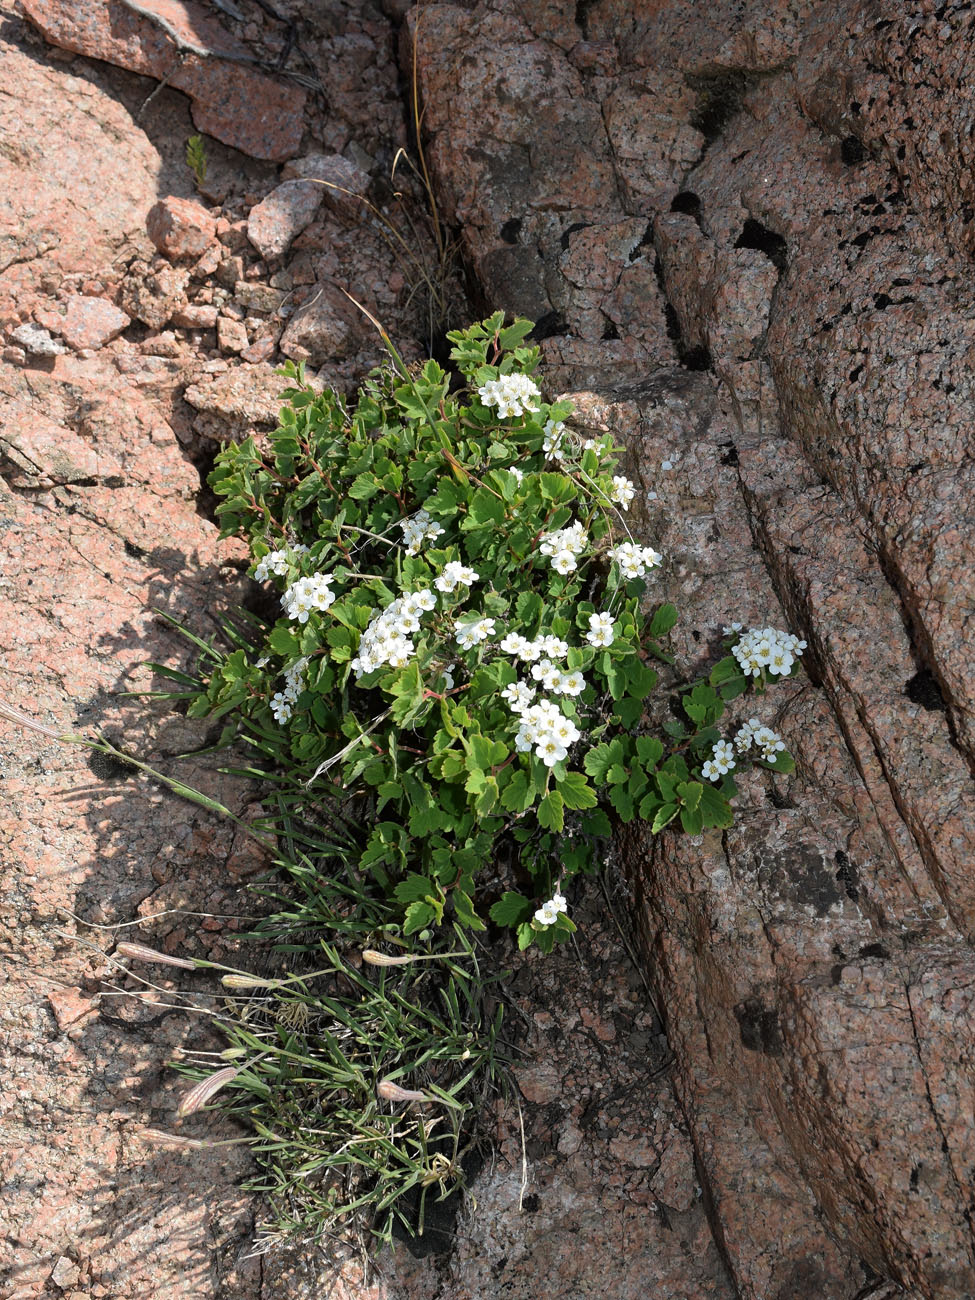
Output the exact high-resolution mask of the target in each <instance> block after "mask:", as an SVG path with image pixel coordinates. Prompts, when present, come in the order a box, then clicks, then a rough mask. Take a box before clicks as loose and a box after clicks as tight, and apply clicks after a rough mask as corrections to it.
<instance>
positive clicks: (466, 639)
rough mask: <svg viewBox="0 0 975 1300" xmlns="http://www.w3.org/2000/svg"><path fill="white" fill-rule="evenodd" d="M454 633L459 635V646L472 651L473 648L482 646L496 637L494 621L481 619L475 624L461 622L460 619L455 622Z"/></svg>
mask: <svg viewBox="0 0 975 1300" xmlns="http://www.w3.org/2000/svg"><path fill="white" fill-rule="evenodd" d="M454 631H455V632H456V633H457V644H458V645H459V646H460V648H461V649H462V650H470V649H471V647H472V646H476V645H480V644H481V642H482V641H486V640H487V639H488V637H491V636H494V619H493V618H479V619H476V620H475V621H474V622H473V623H471V622H461V621H460V620H459V619H456V620H455V621H454Z"/></svg>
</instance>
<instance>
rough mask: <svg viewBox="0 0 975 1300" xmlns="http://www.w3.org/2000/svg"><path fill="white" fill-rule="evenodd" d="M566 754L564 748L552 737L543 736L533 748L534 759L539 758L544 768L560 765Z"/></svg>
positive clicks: (566, 751)
mask: <svg viewBox="0 0 975 1300" xmlns="http://www.w3.org/2000/svg"><path fill="white" fill-rule="evenodd" d="M568 752H569V751H568V750H567V749H566V747H565V746H564V745H563V744H560V742H559V741H558V739H557V738H556V737H555V736H552V735H548V736H545V737H544V738H543V739H542V740H540V741H539V742H538V744H537V745H536V746H535V755H536V757H537V758H540V759H541V760H542V762H543V763H544V764H545V766H546V767H554V766H555V764H556V763H560V762H561V761H562V759H563V758H565V756H566V755H567V754H568Z"/></svg>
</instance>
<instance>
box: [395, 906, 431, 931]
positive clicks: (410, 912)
mask: <svg viewBox="0 0 975 1300" xmlns="http://www.w3.org/2000/svg"><path fill="white" fill-rule="evenodd" d="M436 918H437V912H436V909H435V908H434V907H432V906H431V905H430V904H429V903H411V904H410V905H409V907H408V908H407V909H406V916H405V918H404V921H403V933H404V934H416V933H417V931H418V930H425V929H426V928H427V926H428V925H431V924H432V923H433V922H434V921H435V920H436Z"/></svg>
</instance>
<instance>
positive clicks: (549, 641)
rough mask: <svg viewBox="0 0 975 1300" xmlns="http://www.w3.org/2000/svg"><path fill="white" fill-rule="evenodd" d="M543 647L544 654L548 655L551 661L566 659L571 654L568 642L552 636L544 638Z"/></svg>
mask: <svg viewBox="0 0 975 1300" xmlns="http://www.w3.org/2000/svg"><path fill="white" fill-rule="evenodd" d="M541 645H542V653H543V654H546V655H548V657H549V658H550V659H564V658H565V656H566V655H567V654H568V653H569V645H568V642H567V641H563V640H562V639H561V637H557V636H552V635H551V634H550V635H548V636H543V637H542V639H541Z"/></svg>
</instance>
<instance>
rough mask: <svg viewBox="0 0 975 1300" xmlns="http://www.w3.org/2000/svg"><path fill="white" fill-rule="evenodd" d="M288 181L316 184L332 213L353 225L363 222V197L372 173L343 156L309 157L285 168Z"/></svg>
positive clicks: (295, 159)
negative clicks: (355, 222)
mask: <svg viewBox="0 0 975 1300" xmlns="http://www.w3.org/2000/svg"><path fill="white" fill-rule="evenodd" d="M281 176H282V178H283V179H284V180H286V181H289V180H306V181H314V182H316V185H317V188H318V190H319V192H320V194H321V201H322V203H323V204H324V205H325V207H327V208H328V209H329V210H330V211H332V212H336V213H338V214H339V215H340V216H343V217H345V218H346V219H347V220H349V221H361V220H362V219H363V215H364V213H363V206H364V205H363V202H362V199H363V196H364V195H365V193H366V191H367V190H368V188H369V179H370V178H369V173H368V172H366V171H363V169H362V168H361V167H357V166H356V164H355V163H354V162H350V161H349V159H348V158H343V157H342V155H341V154H320V153H315V154H306V155H305V157H304V158H293V159H291V161H290V162H286V163H285V164H284V166H283V167H282V168H281Z"/></svg>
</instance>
